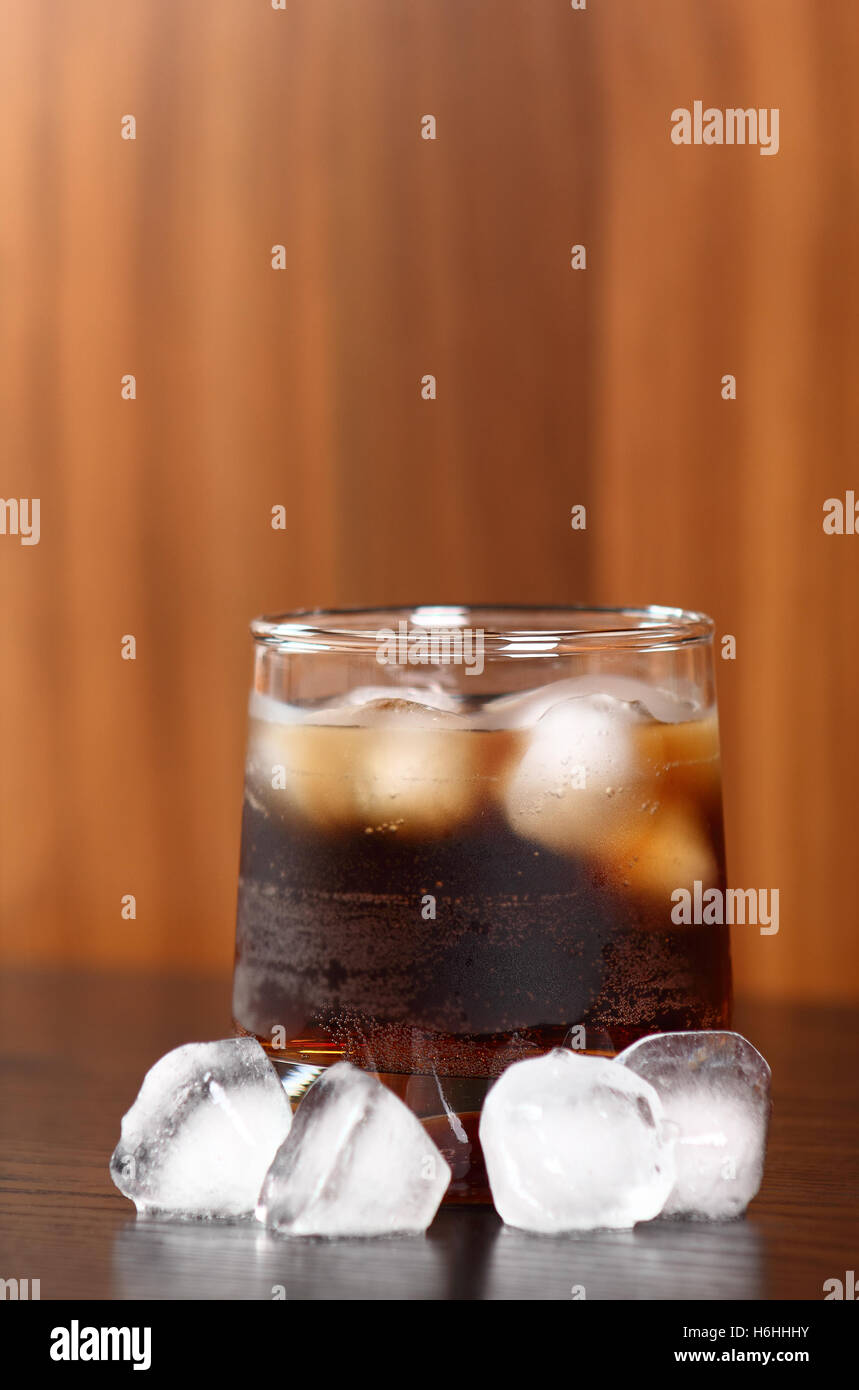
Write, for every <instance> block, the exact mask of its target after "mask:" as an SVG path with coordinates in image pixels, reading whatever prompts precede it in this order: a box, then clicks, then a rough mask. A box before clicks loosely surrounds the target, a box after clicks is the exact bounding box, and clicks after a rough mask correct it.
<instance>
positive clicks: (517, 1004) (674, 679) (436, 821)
mask: <svg viewBox="0 0 859 1390" xmlns="http://www.w3.org/2000/svg"><path fill="white" fill-rule="evenodd" d="M712 630H713V628H712V623H711V621H710V619H709V618H706V617H704V616H703V615H701V614H698V613H687V612H683V611H681V610H679V609H673V608H644V609H593V608H564V609H532V608H460V607H426V608H403V609H391V610H374V611H363V612H359V611H354V612H353V611H347V612H327V613H326V612H311V613H293V614H284V615H281V616H277V617H271V618H260V619H258V620H256V621H255V622H254V623H253V624H252V632H253V636H254V643H255V674H254V686H253V692H252V695H251V701H250V737H249V744H248V757H247V768H246V778H245V799H244V816H243V824H242V851H241V868H240V880H239V901H238V924H237V940H236V965H235V983H234V997H233V1013H234V1019H235V1023H236V1027H237V1028H238V1030H239V1031H241V1032H244V1033H249V1034H253V1035H254V1036H256V1037H257V1038H258V1039H259V1040H260V1042H261V1043H262V1044H263V1045H264V1047H265V1048H266V1049H267V1051H268V1053H269V1055H270V1056H271V1058H272V1060H273V1061H275V1062H276V1063H277V1065H278V1066H279V1068H280V1069H281V1071H282V1073H283V1075H284V1081H285V1084H286V1085H287V1087H288V1089H289V1091H290V1093H291V1094H292V1095H293V1096H294V1097H296V1098H297V1097H300V1096H301V1095H302V1094H303V1092H304V1091H305V1090H306V1088H307V1087H308V1086H309V1085H310V1084H311V1083H312V1082H313V1080H315V1078H316V1077H317V1076H318V1075H319V1074H320V1071H321V1070H322V1069H323V1068H324V1067H326V1066H329V1065H330V1064H332V1063H334V1062H337V1061H340V1060H341V1059H346V1060H348V1061H350V1062H352V1063H354V1064H355V1065H356V1066H359V1067H362V1068H365V1069H367V1070H369V1071H372V1072H375V1073H376V1074H377V1075H378V1076H379V1077H380V1078H381V1079H382V1080H383V1081H384V1082H385V1083H386V1084H387V1085H389V1086H391V1087H392V1088H393V1089H394V1090H395V1091H396V1092H397V1094H398V1095H400V1096H401V1097H402V1098H403V1099H404V1100H405V1101H406V1103H407V1104H409V1105H410V1106H411V1107H412V1108H413V1109H414V1111H415V1112H416V1113H417V1114H418V1115H419V1116H420V1117H421V1119H422V1120H423V1121H424V1123H425V1124H426V1125H427V1127H428V1128H429V1130H430V1132H431V1133H432V1134H433V1137H434V1138H435V1139H436V1142H437V1143H438V1144H439V1147H440V1148H441V1149H442V1150H443V1151H444V1152H445V1155H446V1157H447V1158H448V1161H449V1162H450V1164H451V1166H452V1168H453V1170H454V1179H453V1182H452V1184H451V1189H450V1192H449V1194H448V1200H452V1201H457V1200H459V1201H475V1200H485V1199H486V1196H487V1193H486V1184H485V1173H484V1171H483V1168H482V1163H481V1158H480V1151H479V1145H478V1143H477V1121H478V1119H479V1112H480V1106H481V1103H482V1099H483V1096H484V1094H485V1092H486V1089H487V1086H488V1084H489V1083H490V1082H491V1080H492V1078H493V1077H495V1076H497V1075H498V1074H499V1072H500V1071H502V1070H503V1069H504V1067H506V1066H507V1065H508V1064H509V1063H511V1062H513V1061H516V1060H517V1059H519V1058H522V1057H526V1056H530V1055H534V1054H536V1053H539V1052H541V1051H544V1050H545V1049H547V1048H550V1047H553V1046H558V1045H561V1044H564V1043H565V1044H566V1045H568V1046H573V1047H578V1048H581V1049H583V1050H586V1051H590V1052H600V1053H603V1054H606V1055H611V1054H612V1053H613V1052H615V1051H618V1050H619V1049H621V1048H623V1047H625V1046H627V1045H628V1044H629V1043H631V1042H633V1041H634V1040H635V1039H636V1038H639V1037H642V1036H643V1035H644V1034H646V1033H650V1032H654V1031H669V1030H678V1029H693V1028H723V1027H725V1026H726V1025H727V1023H728V1022H729V1016H730V1003H731V974H730V957H729V945H728V929H727V927H722V926H709V925H705V924H703V923H702V924H697V925H696V924H695V922H694V921H693V922H692V923H689V922H688V921H687V922H681V921H679V920H678V913H677V911H676V904H677V901H678V890H685V892H686V893H688V894H689V895H691V896H692V897H695V896H696V895H697V898H696V900H698V901H700V895H701V894H702V893H704V892H706V890H707V889H709V888H719V889H722V888H724V846H723V834H722V809H721V785H720V769H719V734H718V723H717V717H716V706H715V692H714V677H713V658H712ZM696 885H700V886H699V887H697V888H696ZM681 895H682V894H681ZM687 916H688V914H687Z"/></svg>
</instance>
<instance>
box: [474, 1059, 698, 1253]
mask: <svg viewBox="0 0 859 1390" xmlns="http://www.w3.org/2000/svg"><path fill="white" fill-rule="evenodd" d="M480 1142H481V1145H482V1146H483V1154H484V1158H485V1159H486V1168H487V1171H488V1173H489V1183H490V1187H491V1189H492V1199H493V1201H494V1203H495V1206H496V1208H497V1210H498V1213H499V1215H500V1216H501V1217H502V1218H503V1219H504V1221H505V1222H507V1224H508V1225H509V1226H519V1227H521V1228H522V1229H524V1230H528V1231H543V1232H560V1231H583V1230H598V1229H611V1230H624V1229H628V1228H629V1227H631V1226H634V1225H635V1223H636V1222H637V1221H650V1220H651V1219H652V1218H653V1217H654V1216H658V1214H659V1212H660V1211H661V1210H662V1207H663V1205H664V1203H665V1200H666V1198H667V1197H668V1194H669V1192H670V1191H671V1188H672V1187H673V1185H674V1180H675V1167H674V1139H673V1131H671V1130H670V1129H669V1127H667V1126H666V1125H665V1124H664V1122H663V1114H662V1105H661V1102H660V1100H659V1097H658V1096H657V1094H656V1092H655V1091H654V1089H653V1087H652V1086H650V1085H648V1083H647V1082H646V1081H643V1080H641V1078H639V1077H637V1076H635V1075H634V1073H632V1072H630V1071H629V1069H628V1068H624V1067H619V1066H618V1065H617V1063H616V1062H612V1061H608V1060H606V1059H605V1058H602V1057H583V1056H580V1055H578V1054H577V1053H575V1052H568V1051H565V1050H563V1049H561V1048H556V1049H555V1050H554V1051H552V1052H549V1053H547V1055H546V1056H544V1057H538V1058H534V1059H530V1058H529V1059H528V1060H527V1061H524V1062H515V1063H514V1064H513V1066H512V1067H508V1069H507V1071H505V1072H504V1073H503V1075H502V1076H501V1077H500V1078H499V1080H498V1081H496V1083H495V1085H494V1086H493V1087H492V1089H491V1091H490V1092H489V1094H488V1096H487V1097H486V1100H485V1102H484V1106H483V1114H482V1116H481V1121H480Z"/></svg>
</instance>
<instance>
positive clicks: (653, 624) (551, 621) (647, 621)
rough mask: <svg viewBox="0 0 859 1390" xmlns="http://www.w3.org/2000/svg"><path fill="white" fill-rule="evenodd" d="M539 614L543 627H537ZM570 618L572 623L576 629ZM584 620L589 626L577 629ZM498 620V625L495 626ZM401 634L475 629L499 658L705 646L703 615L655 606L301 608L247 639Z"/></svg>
mask: <svg viewBox="0 0 859 1390" xmlns="http://www.w3.org/2000/svg"><path fill="white" fill-rule="evenodd" d="M538 615H539V616H541V617H542V618H544V619H546V620H547V622H545V623H543V624H542V625H540V624H538V623H537V617H538ZM576 619H578V624H576ZM586 619H590V620H591V622H590V625H589V626H583V625H582V624H583V623H584V622H585V620H586ZM499 620H500V621H499ZM400 623H405V624H406V631H407V632H409V633H415V632H432V631H433V630H434V629H435V630H439V629H442V630H444V631H457V630H460V631H466V630H469V629H470V630H471V631H472V632H475V631H478V632H480V633H481V634H482V643H483V647H484V650H486V651H488V652H490V653H495V654H497V655H499V656H503V655H504V654H508V655H510V656H514V655H515V656H518V657H523V656H529V657H535V658H536V657H554V656H566V655H572V654H574V653H576V652H585V651H587V652H593V651H595V650H619V651H622V650H630V649H634V650H637V651H642V650H644V651H648V650H653V651H656V650H665V649H671V648H675V647H680V646H684V647H685V646H688V645H692V644H694V643H701V642H710V641H711V640H712V637H713V631H714V623H713V620H712V618H710V617H708V615H707V614H706V613H699V612H695V611H693V610H691V609H685V608H669V607H665V606H663V605H660V604H646V605H643V606H629V607H627V606H618V607H614V606H602V605H598V604H584V603H582V604H579V603H568V604H497V603H496V604H403V605H396V606H392V607H389V608H305V609H296V610H294V611H293V612H286V613H276V614H263V615H261V616H260V617H258V618H254V619H253V621H252V622H251V624H250V630H251V634H252V636H253V638H254V641H255V642H257V643H260V644H261V645H263V646H267V647H276V648H278V649H280V650H281V651H292V652H296V653H298V652H310V651H316V652H319V651H339V652H345V651H348V652H367V653H371V652H375V651H376V650H377V647H378V643H379V641H380V640H381V638H382V637H383V636H384V635H387V634H388V633H393V634H394V635H397V634H398V633H399V632H400V631H401V629H400V627H399V624H400Z"/></svg>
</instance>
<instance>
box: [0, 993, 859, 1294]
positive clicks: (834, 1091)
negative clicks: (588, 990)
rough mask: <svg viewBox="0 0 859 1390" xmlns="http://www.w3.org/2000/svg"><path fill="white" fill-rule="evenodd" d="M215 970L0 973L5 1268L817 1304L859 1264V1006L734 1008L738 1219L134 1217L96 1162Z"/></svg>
mask: <svg viewBox="0 0 859 1390" xmlns="http://www.w3.org/2000/svg"><path fill="white" fill-rule="evenodd" d="M228 1000H229V988H228V984H227V982H226V981H224V982H213V981H200V980H189V981H181V980H175V979H172V980H171V979H166V980H165V979H151V978H145V977H144V978H141V977H138V976H135V977H133V978H132V977H129V976H121V975H109V976H108V975H103V976H99V975H95V974H88V975H81V974H73V973H67V974H65V975H59V974H23V973H21V974H18V973H7V974H6V975H5V977H4V978H3V979H2V981H0V1030H1V1031H0V1134H2V1142H0V1277H3V1278H10V1277H12V1278H19V1279H21V1278H30V1279H39V1280H40V1281H41V1295H42V1298H43V1299H54V1298H88V1299H90V1298H91V1299H99V1298H119V1299H127V1298H144V1299H209V1298H214V1299H221V1298H229V1299H270V1298H271V1297H272V1288H273V1286H275V1285H283V1286H284V1289H285V1293H286V1297H287V1298H288V1299H289V1300H295V1299H365V1298H374V1299H415V1300H423V1299H570V1297H571V1290H572V1288H573V1286H579V1285H583V1286H584V1288H585V1290H586V1297H587V1298H588V1299H616V1298H622V1299H675V1298H678V1299H684V1298H692V1299H761V1298H777V1299H789V1298H799V1299H811V1300H817V1301H819V1300H821V1299H822V1298H823V1284H824V1281H826V1280H828V1279H832V1278H838V1279H843V1278H844V1275H845V1272H846V1271H847V1270H855V1271H856V1272H857V1274H859V1217H857V1213H859V1162H857V1153H859V1019H857V1016H856V1013H855V1011H847V1010H841V1009H820V1008H817V1009H810V1008H800V1007H796V1008H793V1007H788V1006H774V1005H771V1004H753V1003H746V1004H745V1005H743V1006H742V1007H740V1008H738V1010H737V1017H736V1026H737V1028H738V1029H739V1030H740V1031H741V1032H743V1033H745V1035H746V1036H747V1037H749V1038H750V1039H751V1041H752V1042H754V1043H755V1045H756V1046H757V1047H759V1048H760V1049H761V1051H762V1052H763V1053H764V1055H765V1056H766V1057H767V1058H768V1059H769V1061H770V1063H771V1065H772V1069H773V1076H774V1089H775V1109H774V1115H773V1124H772V1130H771V1139H770V1150H769V1156H768V1161H767V1169H766V1175H765V1178H764V1186H763V1190H762V1192H761V1195H760V1196H759V1198H758V1199H757V1200H756V1201H755V1203H754V1204H753V1206H752V1208H751V1209H750V1212H749V1214H748V1217H747V1218H746V1219H745V1220H744V1221H738V1222H732V1223H726V1224H722V1225H710V1226H708V1225H696V1224H682V1225H680V1224H674V1223H666V1224H664V1225H662V1224H660V1223H659V1222H654V1223H652V1224H650V1225H648V1226H642V1227H639V1228H638V1229H637V1230H636V1231H633V1232H629V1233H624V1234H620V1235H609V1234H600V1235H592V1236H580V1237H556V1238H545V1237H536V1236H527V1235H524V1234H521V1233H519V1232H515V1231H510V1230H506V1229H504V1228H503V1227H502V1225H501V1223H500V1222H499V1220H498V1218H497V1217H496V1216H495V1214H494V1212H492V1211H491V1210H488V1209H476V1208H470V1209H463V1208H459V1209H447V1210H445V1209H443V1210H442V1211H441V1212H440V1214H439V1216H438V1217H437V1219H436V1221H435V1222H434V1224H433V1226H432V1228H431V1229H430V1231H429V1233H428V1235H427V1236H426V1238H423V1237H420V1238H410V1239H400V1240H385V1241H371V1242H360V1241H352V1242H350V1241H334V1242H330V1243H321V1242H301V1241H287V1240H283V1239H279V1238H276V1237H272V1236H270V1235H268V1234H267V1233H266V1232H265V1231H263V1230H262V1228H260V1227H258V1226H256V1225H255V1224H249V1225H246V1226H244V1225H243V1226H232V1227H230V1226H227V1227H223V1226H214V1225H213V1226H199V1225H183V1224H173V1223H168V1222H163V1221H151V1220H137V1219H136V1217H135V1213H134V1209H133V1207H132V1206H131V1204H130V1203H129V1202H127V1201H125V1199H124V1198H122V1197H121V1196H120V1195H119V1193H118V1192H116V1190H115V1189H114V1188H113V1186H112V1184H111V1182H110V1178H109V1176H108V1169H107V1164H108V1158H109V1156H110V1153H111V1150H112V1148H113V1146H114V1144H115V1142H116V1139H117V1137H118V1134H119V1121H120V1117H121V1115H122V1113H123V1111H124V1110H125V1109H127V1107H128V1105H129V1104H130V1103H131V1101H132V1100H133V1098H134V1096H135V1094H136V1092H137V1089H138V1086H139V1083H140V1080H141V1078H142V1076H143V1073H144V1071H145V1070H146V1068H147V1067H148V1066H150V1065H151V1063H152V1062H153V1061H154V1060H155V1059H156V1058H157V1057H158V1056H160V1055H161V1054H162V1053H164V1052H166V1051H167V1050H168V1048H171V1047H175V1046H176V1045H177V1044H179V1043H181V1042H189V1041H192V1040H199V1039H208V1038H215V1037H222V1036H227V1035H228V1034H229V1031H230V1029H229V1008H228Z"/></svg>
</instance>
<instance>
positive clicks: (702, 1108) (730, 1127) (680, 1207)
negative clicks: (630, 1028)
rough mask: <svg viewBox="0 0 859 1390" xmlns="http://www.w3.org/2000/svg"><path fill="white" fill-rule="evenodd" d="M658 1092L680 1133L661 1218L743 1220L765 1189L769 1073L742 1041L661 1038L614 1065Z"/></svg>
mask: <svg viewBox="0 0 859 1390" xmlns="http://www.w3.org/2000/svg"><path fill="white" fill-rule="evenodd" d="M616 1060H617V1061H618V1062H619V1063H620V1064H621V1065H622V1066H625V1067H627V1068H628V1069H629V1070H630V1071H632V1072H634V1073H635V1074H636V1075H637V1076H640V1077H642V1078H643V1079H644V1080H645V1081H649V1082H650V1084H651V1086H653V1087H654V1089H655V1090H656V1091H657V1092H658V1094H659V1097H660V1099H661V1101H662V1104H663V1106H664V1109H665V1114H666V1116H667V1118H668V1119H669V1120H670V1121H673V1123H674V1124H675V1125H677V1126H678V1128H679V1134H678V1137H677V1181H676V1183H675V1186H674V1188H673V1190H672V1192H671V1194H670V1196H669V1198H668V1201H667V1203H666V1205H665V1208H664V1210H663V1213H662V1215H663V1216H691V1217H697V1218H699V1219H701V1220H710V1221H720V1220H726V1219H729V1218H731V1217H735V1216H740V1215H741V1214H742V1213H743V1212H744V1211H745V1209H746V1207H747V1206H748V1204H749V1202H750V1201H751V1200H752V1198H753V1197H754V1196H755V1194H756V1193H757V1191H758V1188H759V1187H760V1185H761V1178H762V1176H763V1169H764V1153H765V1150H766V1139H767V1126H768V1123H769V1114H770V1069H769V1067H768V1065H767V1063H766V1062H765V1061H764V1059H763V1057H762V1056H761V1054H760V1053H759V1052H758V1051H757V1049H756V1048H754V1047H752V1044H751V1043H750V1042H747V1041H746V1039H745V1038H743V1037H741V1036H740V1034H739V1033H728V1032H716V1031H714V1032H702V1033H656V1034H654V1035H653V1036H652V1037H647V1038H641V1039H640V1040H639V1041H638V1042H636V1043H633V1044H632V1046H631V1047H628V1048H627V1049H626V1051H625V1052H621V1053H620V1055H619V1057H618V1058H617V1059H616Z"/></svg>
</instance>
